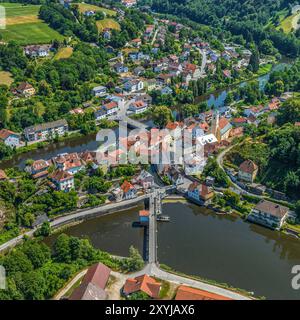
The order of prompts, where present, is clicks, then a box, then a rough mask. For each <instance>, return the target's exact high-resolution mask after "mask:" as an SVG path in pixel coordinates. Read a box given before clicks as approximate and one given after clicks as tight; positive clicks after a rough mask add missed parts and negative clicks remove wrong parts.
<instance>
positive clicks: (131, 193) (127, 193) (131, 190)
mask: <svg viewBox="0 0 300 320" xmlns="http://www.w3.org/2000/svg"><path fill="white" fill-rule="evenodd" d="M121 189H122V191H123V197H124V198H125V200H128V199H133V198H135V196H136V189H135V187H134V186H133V185H132V184H131V183H130V182H128V181H126V180H125V181H124V182H123V184H122V185H121Z"/></svg>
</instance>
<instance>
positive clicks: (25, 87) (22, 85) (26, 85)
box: [17, 82, 33, 91]
mask: <svg viewBox="0 0 300 320" xmlns="http://www.w3.org/2000/svg"><path fill="white" fill-rule="evenodd" d="M28 89H33V86H32V85H31V84H29V83H28V82H22V83H20V85H19V86H18V87H17V91H24V90H28Z"/></svg>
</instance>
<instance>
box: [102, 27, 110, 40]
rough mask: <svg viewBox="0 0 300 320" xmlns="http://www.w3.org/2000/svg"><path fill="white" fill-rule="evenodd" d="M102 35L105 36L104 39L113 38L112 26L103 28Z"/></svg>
mask: <svg viewBox="0 0 300 320" xmlns="http://www.w3.org/2000/svg"><path fill="white" fill-rule="evenodd" d="M102 36H103V38H104V39H106V40H110V38H111V29H110V28H105V29H103V32H102Z"/></svg>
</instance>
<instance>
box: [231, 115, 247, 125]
mask: <svg viewBox="0 0 300 320" xmlns="http://www.w3.org/2000/svg"><path fill="white" fill-rule="evenodd" d="M247 123H248V120H247V118H245V117H238V118H233V119H232V120H231V124H232V125H233V126H234V127H241V126H245V125H246V124H247Z"/></svg>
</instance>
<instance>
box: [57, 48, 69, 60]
mask: <svg viewBox="0 0 300 320" xmlns="http://www.w3.org/2000/svg"><path fill="white" fill-rule="evenodd" d="M72 53H73V48H72V47H66V48H61V49H59V50H58V52H57V54H56V55H55V56H54V60H60V59H67V58H69V57H71V55H72Z"/></svg>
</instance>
